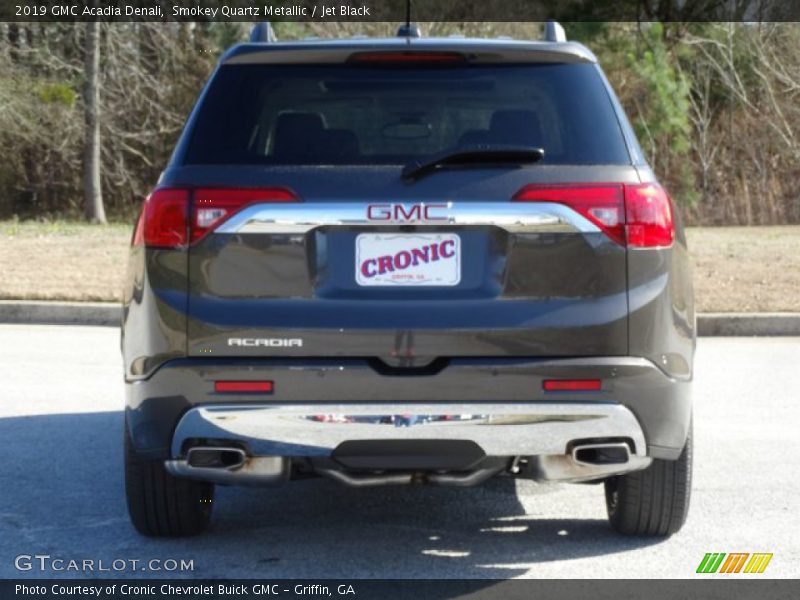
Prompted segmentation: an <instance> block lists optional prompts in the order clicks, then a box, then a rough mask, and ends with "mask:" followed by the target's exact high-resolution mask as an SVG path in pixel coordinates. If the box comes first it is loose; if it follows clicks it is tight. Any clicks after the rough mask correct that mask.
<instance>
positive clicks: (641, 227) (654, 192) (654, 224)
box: [625, 183, 675, 248]
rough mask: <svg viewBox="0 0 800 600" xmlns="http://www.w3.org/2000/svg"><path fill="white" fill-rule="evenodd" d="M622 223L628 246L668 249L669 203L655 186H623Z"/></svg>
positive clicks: (670, 238) (672, 233)
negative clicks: (623, 209) (665, 247)
mask: <svg viewBox="0 0 800 600" xmlns="http://www.w3.org/2000/svg"><path fill="white" fill-rule="evenodd" d="M625 222H626V230H627V233H628V235H627V239H628V246H632V247H635V248H654V247H658V246H670V245H671V244H672V242H673V240H674V239H675V224H674V223H673V221H672V202H670V199H669V196H668V195H667V192H666V191H665V190H664V188H662V187H661V186H660V185H658V184H657V183H643V184H639V185H626V186H625Z"/></svg>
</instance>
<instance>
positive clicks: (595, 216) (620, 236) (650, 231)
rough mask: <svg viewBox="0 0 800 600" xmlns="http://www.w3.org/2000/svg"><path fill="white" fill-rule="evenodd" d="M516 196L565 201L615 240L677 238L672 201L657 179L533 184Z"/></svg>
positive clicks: (655, 242)
mask: <svg viewBox="0 0 800 600" xmlns="http://www.w3.org/2000/svg"><path fill="white" fill-rule="evenodd" d="M513 200H516V201H520V202H556V203H558V204H564V205H566V206H569V207H570V208H571V209H572V210H574V211H575V212H577V213H579V214H581V215H583V216H584V217H586V218H587V219H588V220H589V221H591V222H592V223H594V224H595V225H597V227H599V228H600V229H601V230H602V231H603V232H604V233H605V234H606V235H607V236H608V237H610V238H611V239H612V240H614V241H615V242H617V243H619V244H622V245H625V244H626V243H627V245H628V246H631V247H634V248H654V247H659V246H669V245H671V244H672V242H673V240H674V239H675V226H674V223H673V220H672V203H671V202H670V199H669V196H668V195H667V193H666V191H664V188H662V187H661V186H660V185H658V184H657V183H645V184H633V185H629V184H621V183H597V184H585V183H571V184H556V185H550V184H533V185H528V186H525V187H524V188H522V189H521V190H520V191H519V192H517V193H516V194H515V195H514V198H513Z"/></svg>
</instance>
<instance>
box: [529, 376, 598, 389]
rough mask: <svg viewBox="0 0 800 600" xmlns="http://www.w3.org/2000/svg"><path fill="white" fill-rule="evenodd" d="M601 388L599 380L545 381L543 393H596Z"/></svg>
mask: <svg viewBox="0 0 800 600" xmlns="http://www.w3.org/2000/svg"><path fill="white" fill-rule="evenodd" d="M601 388H602V386H601V383H600V380H599V379H545V380H544V382H543V383H542V389H543V390H544V391H545V392H598V391H600V389H601Z"/></svg>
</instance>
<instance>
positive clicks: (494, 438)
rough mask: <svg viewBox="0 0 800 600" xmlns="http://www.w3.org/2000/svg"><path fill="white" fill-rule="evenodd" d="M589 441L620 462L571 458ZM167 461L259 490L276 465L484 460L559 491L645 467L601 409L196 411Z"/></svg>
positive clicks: (635, 445) (434, 465)
mask: <svg viewBox="0 0 800 600" xmlns="http://www.w3.org/2000/svg"><path fill="white" fill-rule="evenodd" d="M406 441H408V442H413V443H412V444H410V445H403V442H406ZM598 441H605V442H606V443H610V444H613V445H615V446H616V447H617V448H621V449H622V452H623V456H624V460H619V461H617V462H613V463H604V464H598V463H597V461H588V460H586V458H585V456H584V455H582V454H580V453H579V449H580V448H584V449H585V448H587V447H588V446H589V445H591V444H594V443H597V442H598ZM431 443H432V444H433V445H431ZM465 444H466V446H465ZM197 447H205V448H209V447H216V448H219V447H233V448H241V449H243V450H244V452H243V454H242V459H243V462H242V463H241V464H240V463H238V462H237V464H236V465H234V466H232V467H229V468H225V469H218V470H216V471H215V470H210V469H208V468H204V467H201V468H197V467H196V466H193V461H192V460H188V459H187V458H184V457H186V456H187V451H188V450H189V449H191V448H197ZM585 451H586V450H584V452H585ZM448 452H449V453H452V454H451V455H450V456H442V455H441V454H446V453H448ZM171 454H172V456H173V457H178V458H174V459H171V460H168V461H167V467H168V469H169V470H170V471H172V472H173V474H176V475H183V476H187V477H195V478H201V479H209V480H211V481H217V482H219V483H234V484H235V483H243V484H247V483H251V482H256V483H263V482H269V478H268V477H265V471H264V466H266V465H270V466H271V468H273V470H274V473H275V480H276V481H278V480H280V479H282V478H283V474H284V473H285V471H286V467H285V465H284V464H282V463H281V462H280V461H276V460H275V458H276V457H284V458H291V459H298V458H300V459H311V460H312V461H314V460H317V459H323V460H324V461H330V460H332V461H334V463H337V464H339V465H341V466H343V467H345V468H351V469H352V468H355V469H357V470H358V469H361V470H364V469H368V468H373V469H374V468H379V469H387V468H389V469H391V468H395V469H397V468H398V467H399V464H400V463H403V464H404V466H403V467H402V468H404V469H406V470H409V469H410V470H417V469H425V470H429V471H430V470H433V471H440V470H443V469H450V470H454V471H467V470H471V469H474V468H475V467H477V466H479V465H480V464H481V463H482V462H483V461H484V460H485V459H486V457H509V458H511V457H516V456H523V457H526V462H525V465H526V468H527V470H528V473H527V475H529V476H531V477H534V478H536V479H542V480H562V481H563V480H571V481H579V480H587V479H596V478H598V477H604V476H608V475H614V474H619V473H626V472H629V471H633V470H637V469H641V468H644V467H646V466H647V465H649V464H650V460H651V459H650V458H649V457H647V446H646V443H645V438H644V432H643V431H642V428H641V426H640V425H639V422H638V421H637V419H636V417H635V416H634V415H633V413H631V411H630V410H628V409H627V408H625V407H623V406H620V405H618V404H611V403H537V404H532V403H525V404H419V403H413V404H412V403H407V404H391V405H386V404H337V405H330V404H294V405H292V404H281V405H278V404H263V405H258V406H253V405H220V406H205V407H198V408H193V409H191V410H189V411H188V412H187V413H186V414H184V416H183V417H182V418H181V420H180V422H179V423H178V426H177V428H176V429H175V433H174V435H173V438H172V448H171ZM426 454H427V456H426ZM436 454H440V455H439V456H431V455H436ZM398 461H399V462H398ZM254 467H258V468H256V469H254Z"/></svg>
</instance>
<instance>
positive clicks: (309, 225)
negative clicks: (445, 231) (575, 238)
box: [216, 202, 600, 235]
mask: <svg viewBox="0 0 800 600" xmlns="http://www.w3.org/2000/svg"><path fill="white" fill-rule="evenodd" d="M401 204H402V203H401ZM376 205H377V206H381V207H388V206H390V203H377V204H375V203H373V204H372V206H376ZM370 206H371V205H370V204H367V203H363V202H316V203H309V202H303V203H288V204H277V203H271V204H253V205H252V206H248V207H247V208H245V209H244V210H242V211H241V212H238V213H236V214H235V215H234V216H233V217H231V218H230V219H228V220H227V221H225V222H224V223H223V224H222V225H220V226H219V227H218V228H217V230H216V232H217V233H237V234H249V233H261V234H287V235H288V234H304V233H307V232H309V231H311V230H312V229H315V228H317V227H323V226H356V227H398V226H401V225H413V226H415V227H462V226H475V225H483V226H495V227H500V228H502V229H505V230H507V231H510V232H532V233H546V232H582V233H592V232H594V233H597V232H599V231H600V229H599V228H598V227H597V226H596V225H595V224H594V223H592V222H591V221H589V220H588V219H587V218H585V217H583V216H581V215H580V214H579V213H577V212H575V211H574V210H572V209H570V208H569V207H567V206H564V205H563V204H557V203H555V202H503V203H500V202H420V203H409V204H405V205H403V211H402V214H404V215H409V218H407V219H403V220H395V219H392V218H389V217H390V215H388V214H386V213H384V212H383V211H380V212H379V213H378V211H375V212H376V214H377V216H378V217H384V216H386V217H387V218H386V219H385V220H384V219H383V218H378V219H376V218H374V217H373V218H372V219H370V218H367V217H368V211H369V207H370ZM420 206H421V207H425V206H428V207H429V208H430V211H429V213H428V218H427V219H426V218H422V214H420V213H418V212H415V207H420ZM434 209H435V210H434ZM373 210H374V209H373ZM415 217H416V218H415Z"/></svg>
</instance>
